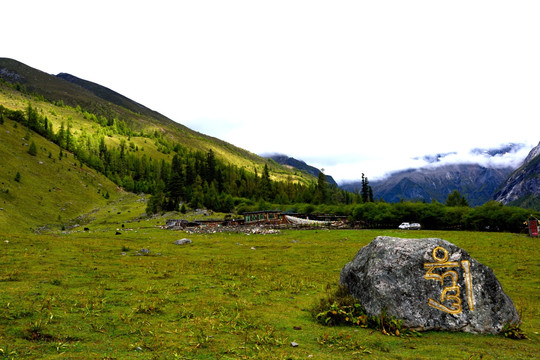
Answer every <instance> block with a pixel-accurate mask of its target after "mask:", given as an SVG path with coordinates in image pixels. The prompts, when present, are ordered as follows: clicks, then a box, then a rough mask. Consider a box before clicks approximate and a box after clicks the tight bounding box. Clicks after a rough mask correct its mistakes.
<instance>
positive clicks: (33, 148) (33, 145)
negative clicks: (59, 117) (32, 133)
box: [28, 141, 37, 156]
mask: <svg viewBox="0 0 540 360" xmlns="http://www.w3.org/2000/svg"><path fill="white" fill-rule="evenodd" d="M28 153H29V154H30V155H32V156H36V155H37V147H36V143H35V142H33V141H32V143H31V144H30V147H29V148H28Z"/></svg>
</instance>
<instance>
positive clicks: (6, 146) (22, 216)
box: [0, 119, 121, 232]
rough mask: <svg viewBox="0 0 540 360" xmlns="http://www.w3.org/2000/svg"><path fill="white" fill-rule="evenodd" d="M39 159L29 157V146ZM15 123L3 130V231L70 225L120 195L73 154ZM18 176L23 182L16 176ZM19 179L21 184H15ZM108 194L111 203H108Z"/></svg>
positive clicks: (0, 219)
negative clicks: (31, 146)
mask: <svg viewBox="0 0 540 360" xmlns="http://www.w3.org/2000/svg"><path fill="white" fill-rule="evenodd" d="M32 143H34V144H35V146H36V150H37V151H36V155H30V154H29V153H28V150H29V148H30V145H31V144H32ZM59 155H60V148H59V147H58V146H57V145H55V144H53V143H51V142H49V141H47V140H46V139H44V138H43V137H41V136H39V135H37V134H35V133H33V132H32V131H28V130H27V128H26V127H24V126H21V125H20V124H17V123H16V122H14V121H11V120H8V119H6V120H4V124H3V125H0V159H1V160H0V161H1V168H2V169H1V171H0V208H2V210H0V227H1V228H2V229H4V231H6V230H10V231H13V232H24V231H28V230H30V229H34V230H36V229H38V228H39V227H42V226H48V227H52V228H56V229H59V228H61V226H62V225H69V220H72V219H74V218H76V217H77V216H79V215H81V214H84V213H88V212H91V211H92V210H93V209H95V208H99V207H101V206H104V205H105V204H106V203H107V202H108V201H111V200H114V199H116V198H117V197H118V194H119V193H120V192H121V191H120V190H119V189H118V188H117V186H116V185H115V184H113V183H112V182H111V181H110V180H108V179H107V178H106V177H105V176H103V175H101V174H99V173H97V172H96V171H94V170H92V169H89V168H88V167H87V166H84V165H83V166H81V164H80V162H78V161H77V160H76V159H74V157H73V154H70V153H68V152H65V151H64V152H63V155H62V158H61V159H60V156H59ZM17 174H19V176H17ZM16 177H17V178H18V181H16V180H15V178H16ZM107 194H109V195H108V196H109V200H108V199H106V198H105V197H106V196H107Z"/></svg>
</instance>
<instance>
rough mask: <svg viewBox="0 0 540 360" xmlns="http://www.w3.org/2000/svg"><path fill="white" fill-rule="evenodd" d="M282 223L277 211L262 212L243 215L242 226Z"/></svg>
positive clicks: (280, 214) (281, 217)
mask: <svg viewBox="0 0 540 360" xmlns="http://www.w3.org/2000/svg"><path fill="white" fill-rule="evenodd" d="M282 221H283V216H282V213H281V211H279V210H263V211H253V212H247V213H244V224H246V225H249V224H257V223H263V224H277V223H281V222H282Z"/></svg>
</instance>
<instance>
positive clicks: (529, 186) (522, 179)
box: [494, 143, 540, 210]
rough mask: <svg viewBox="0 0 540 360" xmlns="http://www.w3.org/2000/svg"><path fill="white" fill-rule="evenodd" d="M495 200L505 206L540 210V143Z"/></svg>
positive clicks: (496, 195) (508, 180)
mask: <svg viewBox="0 0 540 360" xmlns="http://www.w3.org/2000/svg"><path fill="white" fill-rule="evenodd" d="M494 198H495V200H497V201H500V202H502V203H503V204H505V205H513V206H520V207H527V208H532V209H535V210H540V143H538V145H537V146H536V147H535V148H533V149H532V150H531V152H530V153H529V155H528V156H527V158H526V159H525V160H524V161H523V164H522V165H521V166H520V167H519V168H518V169H517V170H516V171H514V172H513V173H512V175H510V177H509V178H508V179H507V180H506V182H505V183H504V184H503V186H502V188H501V189H500V190H499V191H498V192H497V193H496V194H495V196H494Z"/></svg>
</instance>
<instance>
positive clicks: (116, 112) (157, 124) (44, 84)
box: [0, 58, 315, 183]
mask: <svg viewBox="0 0 540 360" xmlns="http://www.w3.org/2000/svg"><path fill="white" fill-rule="evenodd" d="M0 69H3V74H2V77H3V78H4V79H5V80H6V81H8V82H10V83H20V84H21V85H20V86H19V85H18V86H17V87H18V88H19V89H21V90H22V91H23V93H30V94H38V96H29V95H24V94H23V93H21V92H19V91H16V90H14V89H13V88H11V87H10V86H7V85H6V84H0V105H4V106H6V107H7V108H9V109H12V110H17V109H20V110H23V109H25V108H26V106H27V104H28V103H29V102H30V103H31V104H32V106H33V107H36V108H38V109H40V111H42V113H43V114H44V115H46V116H48V118H49V120H51V121H52V122H53V124H54V126H55V129H58V128H59V127H60V124H61V123H62V122H64V123H65V125H66V126H67V123H68V121H71V122H72V123H73V128H74V129H75V130H77V131H82V130H83V129H84V131H87V132H89V133H94V132H96V131H97V125H96V123H95V122H93V121H92V119H90V118H84V116H83V112H84V111H86V112H88V113H90V114H92V115H95V116H97V117H99V116H102V117H105V118H108V119H112V118H115V119H117V120H118V121H124V122H125V123H126V124H127V126H129V127H130V128H131V129H133V131H135V132H141V131H142V132H144V133H145V134H153V133H155V132H157V133H158V134H160V135H161V136H163V137H164V138H166V139H168V140H169V141H171V142H175V143H180V144H181V145H183V146H185V147H187V148H189V149H192V150H199V151H202V152H207V151H208V150H210V149H212V150H213V151H214V153H215V154H216V156H217V157H218V158H219V159H221V160H223V161H224V162H226V163H230V164H233V165H236V166H238V167H244V168H245V169H246V170H247V171H249V172H253V171H254V170H255V169H257V171H258V173H259V174H260V173H261V172H262V170H263V168H264V165H265V164H266V165H267V166H268V167H269V168H270V171H271V176H272V177H273V178H274V179H275V180H278V181H284V180H286V179H287V178H289V177H290V178H291V179H292V181H295V182H301V183H307V182H311V181H314V179H315V177H313V176H312V175H310V174H308V173H305V172H301V171H298V170H292V169H288V168H286V167H284V166H280V165H278V164H276V163H275V162H269V161H268V160H267V159H265V158H262V157H260V156H257V155H255V154H253V153H251V152H249V151H247V150H244V149H241V148H238V147H236V146H234V145H232V144H229V143H227V142H224V141H222V140H220V139H217V138H214V137H211V136H207V135H205V134H201V133H199V132H196V131H193V130H191V129H189V128H187V127H185V126H183V125H181V124H178V123H176V122H174V121H172V120H170V119H168V118H167V117H165V116H163V115H161V114H159V113H158V112H156V111H153V110H150V109H148V108H146V107H144V106H142V105H141V104H138V103H136V102H134V101H132V100H129V99H127V98H125V97H123V96H121V95H120V94H117V93H115V92H113V91H112V90H110V89H107V88H104V87H103V86H100V85H98V84H93V83H91V82H88V81H84V83H85V84H87V87H88V88H90V89H93V90H94V91H90V90H87V89H85V88H83V87H82V86H79V85H76V84H74V83H71V82H69V81H67V80H64V79H61V78H59V77H56V76H53V75H50V74H47V73H44V72H42V71H39V70H36V69H33V68H31V67H29V66H27V65H25V64H22V63H20V62H17V61H15V60H12V59H7V58H0ZM79 80H80V79H79ZM81 81H82V80H81ZM111 94H113V95H114V97H112V99H114V100H115V102H116V103H113V102H110V101H108V100H107V99H109V100H110V99H111V96H113V95H111ZM98 95H99V96H98ZM100 96H102V97H104V98H102V97H100ZM117 103H118V104H122V105H124V106H125V107H124V106H120V105H118V104H117ZM52 104H57V105H67V106H55V105H52ZM77 106H78V107H79V108H80V109H81V110H82V111H75V109H76V108H77ZM113 137H114V138H116V141H119V139H120V136H118V135H116V134H115V135H113ZM132 138H133V139H134V140H133V141H137V138H136V137H132ZM139 141H142V140H141V139H139ZM147 148H148V149H150V148H151V146H148V145H147V146H145V149H147Z"/></svg>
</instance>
